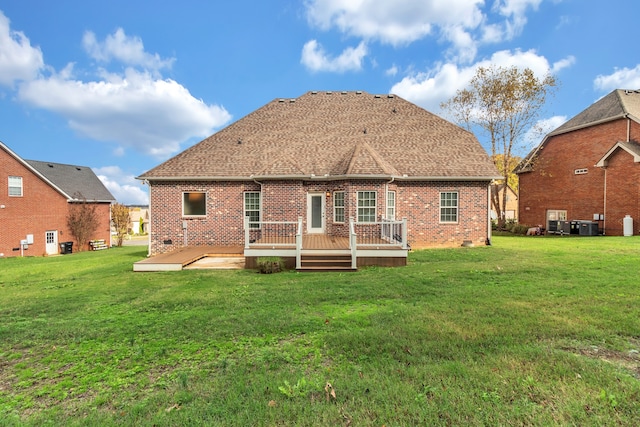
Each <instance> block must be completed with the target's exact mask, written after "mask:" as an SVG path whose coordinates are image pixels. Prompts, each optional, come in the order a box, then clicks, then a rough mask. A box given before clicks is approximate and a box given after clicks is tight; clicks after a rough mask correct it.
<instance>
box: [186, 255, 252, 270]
mask: <svg viewBox="0 0 640 427" xmlns="http://www.w3.org/2000/svg"><path fill="white" fill-rule="evenodd" d="M208 268H210V269H218V270H238V269H243V268H244V257H230V256H225V257H204V258H202V259H199V260H197V261H195V262H192V263H191V264H189V265H186V266H185V267H184V269H185V270H191V269H208Z"/></svg>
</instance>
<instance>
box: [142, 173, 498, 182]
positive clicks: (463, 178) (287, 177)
mask: <svg viewBox="0 0 640 427" xmlns="http://www.w3.org/2000/svg"><path fill="white" fill-rule="evenodd" d="M503 178H504V177H502V176H499V175H469V176H463V175H457V176H410V175H386V174H382V175H367V174H356V175H354V174H351V175H250V176H175V177H168V176H160V177H146V176H144V175H142V176H138V177H136V179H138V180H142V181H162V182H169V181H275V180H284V181H290V180H302V181H344V180H349V179H353V180H364V179H373V180H378V179H380V180H390V179H393V180H397V181H492V180H496V179H503Z"/></svg>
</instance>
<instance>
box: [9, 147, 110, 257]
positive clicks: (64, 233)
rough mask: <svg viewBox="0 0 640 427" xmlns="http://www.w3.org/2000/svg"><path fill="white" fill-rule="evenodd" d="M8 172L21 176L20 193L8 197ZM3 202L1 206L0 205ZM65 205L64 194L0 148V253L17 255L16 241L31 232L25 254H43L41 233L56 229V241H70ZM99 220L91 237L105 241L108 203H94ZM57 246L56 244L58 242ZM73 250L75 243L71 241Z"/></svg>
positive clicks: (107, 233) (75, 248) (18, 253)
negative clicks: (20, 194)
mask: <svg viewBox="0 0 640 427" xmlns="http://www.w3.org/2000/svg"><path fill="white" fill-rule="evenodd" d="M9 176H20V177H22V191H23V196H22V197H9V194H8V193H9V188H8V187H9V186H8V179H9V178H8V177H9ZM2 206H4V207H2ZM68 209H69V205H68V203H67V200H66V198H65V197H64V196H62V195H61V194H60V193H58V192H57V191H55V190H54V189H53V188H51V186H49V185H48V184H47V183H45V182H44V181H42V180H41V179H40V178H39V177H38V176H36V175H34V174H33V173H32V172H31V171H30V170H29V169H27V168H26V167H25V166H24V165H22V164H21V163H20V162H18V161H17V160H16V159H15V158H13V157H11V156H9V155H8V154H7V153H6V152H5V151H4V150H0V254H2V255H0V256H4V257H11V256H20V254H21V252H20V250H14V249H19V248H20V241H21V240H23V239H26V236H27V234H32V235H33V244H32V245H29V246H28V249H27V250H25V251H24V255H25V256H42V255H45V253H46V251H45V249H46V245H45V233H46V232H47V231H57V233H58V243H60V242H66V241H73V237H72V236H71V233H70V232H69V230H68V228H67V215H68V212H69V211H68ZM98 212H99V215H100V218H101V224H100V226H99V228H98V231H97V232H96V235H95V237H94V238H96V239H105V240H106V242H109V235H110V232H109V223H110V213H109V204H102V205H99V206H98ZM58 250H59V246H58ZM73 250H74V252H75V251H76V250H77V243H76V242H74V245H73Z"/></svg>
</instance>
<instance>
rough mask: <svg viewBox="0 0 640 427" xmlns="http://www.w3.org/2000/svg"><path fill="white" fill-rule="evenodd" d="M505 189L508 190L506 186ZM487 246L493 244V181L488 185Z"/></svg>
mask: <svg viewBox="0 0 640 427" xmlns="http://www.w3.org/2000/svg"><path fill="white" fill-rule="evenodd" d="M504 191H507V188H506V186H505V189H504ZM485 243H486V245H487V246H491V181H489V185H487V241H486V242H485Z"/></svg>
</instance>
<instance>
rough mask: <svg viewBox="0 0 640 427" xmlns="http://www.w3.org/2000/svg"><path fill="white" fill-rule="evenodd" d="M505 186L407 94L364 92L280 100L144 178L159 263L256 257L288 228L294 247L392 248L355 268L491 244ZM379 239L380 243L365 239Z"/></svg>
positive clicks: (473, 143) (456, 131) (468, 138)
mask: <svg viewBox="0 0 640 427" xmlns="http://www.w3.org/2000/svg"><path fill="white" fill-rule="evenodd" d="M497 178H499V174H498V173H497V171H496V169H495V167H494V165H493V163H492V162H491V160H490V159H489V156H488V155H487V153H486V151H485V150H484V149H483V148H482V146H481V145H480V144H479V142H478V141H477V139H476V138H475V137H474V135H473V134H471V133H469V132H467V131H465V130H463V129H462V128H460V127H458V126H456V125H453V124H451V123H449V122H447V121H445V120H443V119H441V118H439V117H437V116H435V115H433V114H431V113H429V112H428V111H426V110H424V109H422V108H420V107H418V106H416V105H414V104H412V103H410V102H408V101H406V100H404V99H402V98H400V97H398V96H395V95H371V94H368V93H366V92H361V91H357V92H316V91H313V92H307V93H306V94H304V95H302V96H301V97H299V98H297V99H275V100H273V101H271V102H270V103H268V104H266V105H264V106H263V107H261V108H259V109H258V110H256V111H254V112H252V113H250V114H249V115H247V116H245V117H244V118H242V119H240V120H238V121H237V122H235V123H233V124H231V125H230V126H228V127H227V128H225V129H222V130H221V131H219V132H217V133H215V134H214V135H212V136H210V137H208V138H206V139H205V140H203V141H201V142H200V143H198V144H196V145H194V146H192V147H190V148H189V149H187V150H185V151H184V152H182V153H180V154H178V155H177V156H175V157H173V158H171V159H169V160H167V161H166V162H164V163H162V164H160V165H159V166H157V167H155V168H154V169H151V170H150V171H148V172H145V173H143V174H142V175H141V176H139V177H138V179H141V180H144V181H145V182H147V183H148V185H149V192H150V230H149V232H150V244H149V252H150V255H156V254H161V253H165V252H168V251H172V250H175V249H178V248H181V247H184V246H190V245H240V246H243V247H244V248H245V255H246V256H251V255H255V254H256V253H255V252H252V250H253V249H254V248H255V247H257V246H254V245H258V244H259V242H260V241H264V239H265V234H267V233H268V232H270V231H269V230H272V229H273V228H275V227H280V228H279V231H278V232H277V233H276V234H278V235H279V236H284V235H287V236H289V237H290V238H291V240H289V241H288V243H287V244H291V243H292V242H294V241H295V239H294V238H293V237H294V236H295V235H302V236H305V237H306V236H327V237H328V238H329V240H331V241H336V239H345V241H349V239H350V238H351V237H353V238H354V239H355V240H354V242H356V241H357V242H358V243H354V245H353V246H356V245H360V246H367V247H368V248H369V249H370V250H376V249H378V250H380V251H385V250H386V251H387V252H386V253H385V254H384V255H381V254H380V253H378V255H379V256H378V261H371V258H375V256H374V253H373V252H370V253H369V254H368V256H365V255H364V252H358V255H357V257H358V258H357V263H358V265H363V264H366V262H367V261H366V259H367V258H369V262H371V263H379V262H380V258H384V257H388V256H391V255H390V252H389V249H392V248H391V245H396V246H399V247H400V248H401V249H404V258H405V259H406V250H407V249H408V244H410V245H411V247H413V248H420V247H433V246H460V245H461V244H462V243H463V242H467V243H473V244H481V245H484V244H486V242H487V240H488V239H489V238H490V233H491V228H490V220H489V212H490V206H489V185H490V183H491V181H492V180H493V179H497ZM277 222H286V223H288V227H290V230H289V231H284V227H285V225H281V226H278V225H277V224H275V223H277ZM367 227H368V228H367ZM373 230H375V231H373ZM390 230H393V231H390ZM385 233H386V234H385ZM272 234H273V233H272ZM370 234H371V235H377V237H376V239H378V240H376V241H375V242H374V241H373V240H370V241H368V242H364V241H363V240H362V239H363V238H364V236H365V235H370ZM355 235H357V238H356V237H355ZM405 236H406V237H405ZM271 237H272V238H273V237H274V236H271ZM372 238H373V237H372ZM379 238H382V240H380V239H379ZM384 242H386V243H384ZM365 243H366V245H365ZM283 245H284V243H283ZM268 246H269V247H270V248H275V249H277V248H276V247H275V246H272V245H271V243H268ZM351 249H352V250H353V251H355V248H351ZM363 250H364V249H363ZM354 253H355V252H354ZM395 253H397V252H395ZM273 254H278V252H274V253H273ZM280 254H282V252H280ZM355 257H356V255H354V258H353V262H354V263H355V262H356V261H355Z"/></svg>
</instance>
